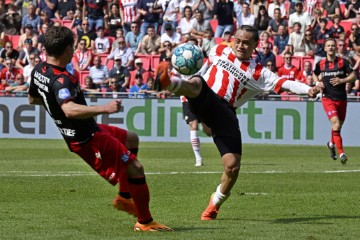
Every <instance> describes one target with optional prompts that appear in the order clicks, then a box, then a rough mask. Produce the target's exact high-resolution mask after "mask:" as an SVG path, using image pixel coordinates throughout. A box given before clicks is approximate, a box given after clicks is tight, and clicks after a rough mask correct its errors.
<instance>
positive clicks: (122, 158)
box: [120, 154, 130, 163]
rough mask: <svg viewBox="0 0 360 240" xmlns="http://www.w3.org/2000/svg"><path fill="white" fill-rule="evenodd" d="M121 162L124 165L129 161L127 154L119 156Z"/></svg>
mask: <svg viewBox="0 0 360 240" xmlns="http://www.w3.org/2000/svg"><path fill="white" fill-rule="evenodd" d="M120 159H121V161H123V162H124V163H126V162H127V161H129V159H130V157H129V155H128V154H124V155H122V156H121V158H120Z"/></svg>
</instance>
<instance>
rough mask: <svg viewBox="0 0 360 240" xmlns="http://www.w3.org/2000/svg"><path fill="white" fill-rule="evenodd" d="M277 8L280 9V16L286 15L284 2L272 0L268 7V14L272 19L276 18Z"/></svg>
mask: <svg viewBox="0 0 360 240" xmlns="http://www.w3.org/2000/svg"><path fill="white" fill-rule="evenodd" d="M277 8H278V9H279V10H280V13H281V14H280V15H281V16H283V17H284V16H286V8H285V4H284V2H280V0H274V1H273V2H272V3H270V4H269V7H268V11H269V16H270V17H271V18H272V19H274V18H276V16H275V9H277Z"/></svg>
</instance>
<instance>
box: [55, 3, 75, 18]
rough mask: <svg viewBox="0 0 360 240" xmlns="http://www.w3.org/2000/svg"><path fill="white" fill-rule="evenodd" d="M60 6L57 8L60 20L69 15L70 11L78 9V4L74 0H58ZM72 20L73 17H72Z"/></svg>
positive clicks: (56, 15)
mask: <svg viewBox="0 0 360 240" xmlns="http://www.w3.org/2000/svg"><path fill="white" fill-rule="evenodd" d="M58 1H59V2H58V7H57V8H56V9H55V17H56V18H57V19H59V20H61V19H64V18H65V17H66V16H68V12H69V11H71V12H72V13H73V14H74V13H75V10H76V4H75V1H74V0H58ZM71 20H72V19H71Z"/></svg>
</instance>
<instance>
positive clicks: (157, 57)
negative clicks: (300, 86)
mask: <svg viewBox="0 0 360 240" xmlns="http://www.w3.org/2000/svg"><path fill="white" fill-rule="evenodd" d="M151 61H152V63H151V67H152V70H155V69H156V68H157V65H159V63H160V54H159V55H152V56H151Z"/></svg>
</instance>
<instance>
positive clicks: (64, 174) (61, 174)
mask: <svg viewBox="0 0 360 240" xmlns="http://www.w3.org/2000/svg"><path fill="white" fill-rule="evenodd" d="M357 172H360V170H357V169H352V170H334V171H318V172H316V171H314V172H312V171H309V172H294V171H275V170H270V171H243V172H241V174H283V173H319V174H323V173H357ZM221 173H222V172H215V171H214V172H212V171H209V172H207V171H203V172H201V171H197V172H147V173H145V174H146V175H186V174H221ZM96 175H97V173H95V172H76V171H69V172H49V171H47V172H45V171H44V172H42V171H0V177H77V176H96Z"/></svg>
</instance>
